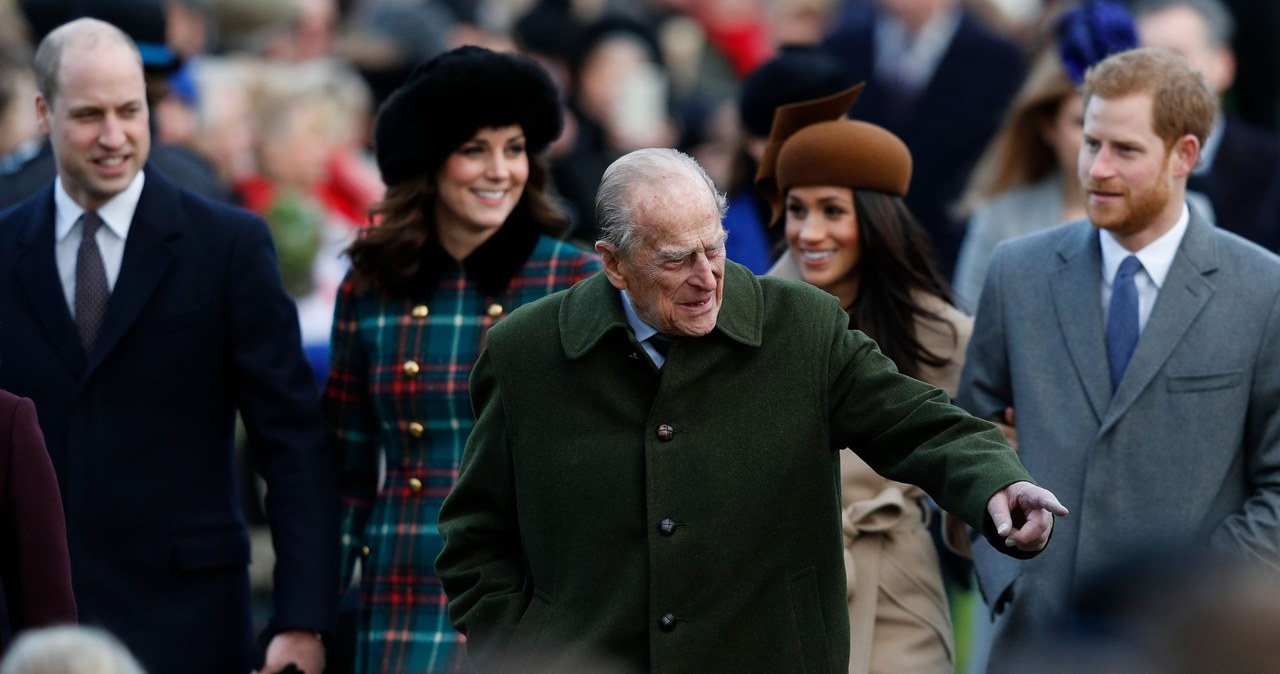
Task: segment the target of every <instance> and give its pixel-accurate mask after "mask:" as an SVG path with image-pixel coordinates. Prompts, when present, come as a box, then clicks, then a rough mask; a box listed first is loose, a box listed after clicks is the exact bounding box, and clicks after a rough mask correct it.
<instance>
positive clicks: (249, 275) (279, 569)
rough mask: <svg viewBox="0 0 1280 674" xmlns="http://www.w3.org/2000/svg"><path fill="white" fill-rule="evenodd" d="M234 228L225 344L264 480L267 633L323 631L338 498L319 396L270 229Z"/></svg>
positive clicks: (254, 223)
mask: <svg viewBox="0 0 1280 674" xmlns="http://www.w3.org/2000/svg"><path fill="white" fill-rule="evenodd" d="M228 224H230V223H228ZM237 224H239V225H241V226H240V227H239V230H238V235H239V236H238V238H237V240H236V241H235V242H234V244H233V247H232V253H231V259H230V260H229V262H228V274H227V277H228V280H227V283H228V286H229V287H228V298H229V306H230V309H229V318H228V321H229V327H228V339H229V342H230V344H231V347H230V348H231V350H232V356H233V359H234V360H233V362H234V367H235V372H234V377H235V382H236V390H237V403H238V407H239V409H240V413H241V416H242V417H243V419H244V425H245V430H246V432H247V436H248V442H249V448H250V450H251V451H252V452H253V457H254V462H255V464H256V466H257V468H258V472H259V473H260V474H261V475H262V477H263V478H264V479H265V480H266V482H267V496H266V509H267V519H268V522H269V523H270V526H271V537H272V543H273V545H274V547H275V553H276V567H275V572H274V576H273V579H274V584H275V595H274V600H275V601H274V608H275V614H274V615H273V617H272V620H271V623H272V628H273V629H306V630H311V631H316V632H325V631H329V630H330V629H331V624H332V621H333V614H334V612H335V610H336V605H337V602H336V595H335V593H334V587H335V586H336V585H337V580H336V576H337V546H336V545H334V541H335V540H337V532H336V528H337V526H336V523H337V514H336V506H337V494H336V479H335V468H334V462H333V460H332V458H331V456H330V453H329V452H328V451H327V450H326V446H325V436H324V425H323V421H322V419H321V416H320V395H319V390H318V388H317V386H316V382H315V376H314V374H313V373H312V371H311V367H310V366H309V365H308V363H307V360H306V356H305V355H304V353H303V350H302V338H301V335H300V332H299V329H298V312H297V308H296V307H295V306H294V303H293V300H291V299H290V298H289V296H288V295H287V294H285V291H284V285H283V282H282V281H281V278H280V269H279V264H278V263H277V261H276V255H275V249H274V247H273V246H272V243H271V236H270V234H269V232H268V231H267V227H266V224H265V223H263V222H262V221H261V220H260V219H258V218H256V217H255V218H252V219H251V220H249V221H248V222H245V223H237Z"/></svg>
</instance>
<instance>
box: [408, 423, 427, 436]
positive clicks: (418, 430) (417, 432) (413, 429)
mask: <svg viewBox="0 0 1280 674" xmlns="http://www.w3.org/2000/svg"><path fill="white" fill-rule="evenodd" d="M426 431H427V429H426V427H425V426H423V425H422V424H420V423H418V422H416V421H415V422H413V423H411V424H409V435H412V436H413V437H415V438H420V437H422V434H423V433H425V432H426Z"/></svg>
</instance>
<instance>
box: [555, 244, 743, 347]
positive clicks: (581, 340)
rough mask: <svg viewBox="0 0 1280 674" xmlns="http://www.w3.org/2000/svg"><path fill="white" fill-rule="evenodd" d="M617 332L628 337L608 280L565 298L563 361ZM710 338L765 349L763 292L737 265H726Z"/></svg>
mask: <svg viewBox="0 0 1280 674" xmlns="http://www.w3.org/2000/svg"><path fill="white" fill-rule="evenodd" d="M613 330H621V331H623V332H624V333H629V332H630V328H629V326H628V325H627V316H626V314H625V313H624V312H623V310H622V298H621V296H620V295H619V293H618V289H617V288H614V287H613V284H611V283H609V277H608V275H607V274H604V273H599V274H596V275H594V276H592V277H591V278H589V279H587V280H585V281H583V282H581V283H579V284H577V285H576V286H574V287H572V288H570V289H569V290H568V292H566V293H565V298H564V302H563V303H562V304H561V305H560V340H561V344H562V346H563V347H564V352H565V355H567V356H568V357H569V358H579V357H581V356H583V355H586V353H587V352H588V351H590V350H591V349H592V348H594V347H595V346H596V344H598V343H599V342H600V341H601V340H603V339H604V337H605V335H607V334H608V333H609V332H611V331H613ZM712 332H714V333H719V334H721V335H724V336H725V337H727V338H729V339H731V340H733V341H735V342H738V343H740V344H744V345H746V346H753V347H758V346H760V344H761V337H762V334H763V332H764V292H763V290H762V289H761V287H760V281H759V280H758V279H756V277H755V275H754V274H752V273H751V271H750V270H748V269H747V268H746V267H743V266H742V265H740V264H737V263H736V262H731V261H726V262H725V270H724V298H723V299H722V300H721V303H720V315H719V316H718V317H717V319H716V327H715V329H714V330H713V331H712Z"/></svg>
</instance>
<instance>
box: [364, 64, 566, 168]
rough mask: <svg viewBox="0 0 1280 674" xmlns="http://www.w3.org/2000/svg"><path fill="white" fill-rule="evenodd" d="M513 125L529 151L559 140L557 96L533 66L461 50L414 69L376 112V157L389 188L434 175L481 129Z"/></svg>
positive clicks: (548, 81)
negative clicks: (519, 127) (454, 152)
mask: <svg viewBox="0 0 1280 674" xmlns="http://www.w3.org/2000/svg"><path fill="white" fill-rule="evenodd" d="M511 124H519V125H520V126H521V128H522V129H523V130H524V137H525V143H526V147H527V149H528V152H529V153H530V154H537V153H539V152H541V151H543V150H545V149H546V147H547V145H550V144H551V141H553V140H555V139H556V137H557V136H559V135H560V130H561V127H562V125H563V120H562V119H561V116H560V102H559V93H558V92H557V90H556V86H555V84H553V83H552V82H551V77H550V75H548V74H547V72H546V71H545V70H543V69H542V67H541V66H539V65H538V64H537V63H534V62H533V61H532V60H530V59H528V58H525V57H523V56H517V55H515V54H500V53H498V52H494V51H490V50H488V49H484V48H481V47H471V46H468V47H459V48H457V49H454V50H453V51H449V52H445V53H443V54H441V55H439V56H437V57H435V58H433V59H431V60H430V61H427V62H426V63H423V64H421V65H419V66H418V67H417V68H414V70H413V73H412V74H411V75H410V76H409V80H408V81H407V82H405V83H404V84H403V85H401V86H400V88H399V89H396V90H395V91H394V92H392V94H391V96H389V97H388V98H387V102H386V103H385V104H384V105H383V106H382V110H381V111H380V112H379V113H378V120H377V123H376V125H375V127H374V131H373V141H374V152H375V154H376V156H377V160H378V169H379V170H381V171H382V180H383V182H385V183H386V184H388V185H394V184H396V183H400V182H403V181H405V180H409V179H411V178H415V177H417V176H422V175H434V174H435V173H436V171H438V170H439V169H440V166H441V165H443V164H444V161H445V159H446V158H447V157H448V156H449V153H451V152H453V151H454V150H456V149H458V147H459V146H461V145H462V144H463V143H465V142H467V140H469V139H470V138H471V137H472V136H474V135H475V133H476V131H478V130H480V129H482V128H485V127H496V126H508V125H511Z"/></svg>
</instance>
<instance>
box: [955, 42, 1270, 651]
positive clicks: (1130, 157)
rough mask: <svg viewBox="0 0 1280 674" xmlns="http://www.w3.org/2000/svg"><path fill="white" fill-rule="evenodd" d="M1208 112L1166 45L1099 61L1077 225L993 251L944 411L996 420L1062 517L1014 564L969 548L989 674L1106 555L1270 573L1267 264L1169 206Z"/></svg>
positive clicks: (1209, 99)
mask: <svg viewBox="0 0 1280 674" xmlns="http://www.w3.org/2000/svg"><path fill="white" fill-rule="evenodd" d="M1216 110H1217V103H1216V97H1215V96H1214V95H1213V93H1212V92H1211V91H1210V90H1209V89H1208V87H1207V86H1206V85H1205V84H1204V81H1203V80H1202V78H1201V77H1200V76H1199V75H1198V74H1197V73H1195V72H1194V71H1192V70H1191V69H1190V68H1189V67H1188V66H1187V65H1186V64H1185V62H1184V61H1182V60H1181V59H1180V58H1178V57H1176V56H1174V55H1173V54H1172V53H1170V52H1167V51H1165V50H1159V49H1139V50H1134V51H1129V52H1124V53H1121V54H1117V55H1115V56H1112V57H1110V58H1108V59H1106V60H1104V61H1103V62H1101V63H1099V64H1098V65H1097V66H1096V67H1095V68H1093V69H1092V70H1090V72H1089V74H1088V75H1087V77H1086V81H1085V123H1084V142H1083V143H1082V145H1081V150H1080V160H1079V169H1078V171H1079V175H1080V180H1081V182H1082V183H1083V185H1084V187H1085V190H1086V193H1087V209H1088V214H1089V219H1088V220H1087V221H1083V220H1082V221H1078V222H1073V223H1068V224H1066V225H1063V226H1061V227H1058V228H1055V229H1052V230H1048V231H1046V232H1042V233H1037V234H1032V235H1029V236H1027V237H1023V238H1020V239H1015V240H1012V241H1008V242H1005V243H1003V244H1001V245H1000V246H999V247H997V249H996V252H995V254H994V256H993V257H992V263H991V266H990V269H989V271H988V273H987V278H986V283H985V287H984V289H983V292H982V296H981V300H980V303H979V306H978V312H977V316H976V323H975V325H974V330H973V340H972V341H971V342H970V345H969V353H968V358H967V360H966V363H965V369H964V374H963V376H962V378H961V384H960V392H959V396H958V402H959V404H960V405H961V406H962V407H965V408H967V409H968V410H969V411H970V412H972V413H974V414H975V415H976V416H979V417H983V418H986V419H1001V418H1003V416H1004V412H1005V410H1006V408H1013V409H1014V411H1015V413H1016V419H1017V430H1018V442H1019V446H1020V452H1021V456H1022V460H1023V462H1024V464H1025V465H1026V466H1027V468H1028V470H1030V471H1031V472H1032V473H1033V474H1035V475H1038V476H1041V477H1042V478H1043V480H1044V481H1045V484H1046V486H1047V487H1049V488H1050V489H1052V490H1054V492H1055V493H1057V494H1059V495H1060V496H1062V497H1063V498H1062V501H1063V504H1064V505H1065V506H1067V507H1068V508H1070V509H1071V510H1072V511H1073V512H1075V513H1077V516H1076V517H1072V518H1068V519H1066V520H1063V521H1062V523H1061V525H1060V526H1059V527H1058V528H1057V531H1056V532H1055V537H1056V541H1055V543H1054V545H1053V547H1052V548H1051V549H1049V550H1047V551H1046V552H1045V554H1043V555H1040V556H1038V557H1037V558H1036V559H1034V560H1031V561H1029V562H1027V563H1026V564H1021V565H1019V564H1009V563H1007V562H1006V561H1005V560H1003V559H1001V558H1000V557H1001V556H1000V555H991V554H989V553H988V551H986V550H983V549H982V547H981V546H979V547H977V548H975V549H974V562H975V564H976V566H977V570H978V577H979V580H980V582H981V586H982V590H983V593H984V596H985V598H986V600H987V603H988V605H989V607H990V608H991V610H992V612H993V614H994V615H995V621H996V623H995V630H994V632H995V637H994V638H995V641H994V645H993V648H992V651H991V652H992V660H991V663H990V665H991V667H990V669H991V671H1013V670H1011V669H1009V667H1010V665H1009V664H1008V663H1007V662H1005V661H1004V660H1002V658H1004V657H1006V656H1007V654H1009V653H1010V652H1011V650H1015V649H1011V646H1013V645H1015V644H1016V643H1018V642H1019V640H1020V638H1023V637H1026V636H1028V633H1029V632H1030V631H1033V630H1036V629H1037V628H1041V629H1044V628H1048V627H1050V626H1052V625H1057V624H1060V623H1061V621H1062V620H1063V619H1064V618H1066V617H1067V616H1068V615H1069V612H1070V609H1071V607H1072V605H1073V602H1074V601H1076V600H1077V599H1078V598H1079V593H1080V592H1081V591H1082V589H1083V588H1085V587H1087V586H1088V585H1089V584H1090V583H1091V582H1093V581H1094V580H1095V579H1097V578H1098V576H1099V574H1100V573H1101V572H1103V571H1104V570H1106V569H1107V567H1108V566H1110V565H1112V564H1113V563H1114V562H1115V560H1117V559H1121V558H1124V557H1128V556H1134V555H1138V554H1140V553H1142V552H1144V551H1145V552H1148V553H1149V552H1150V551H1153V550H1158V549H1165V548H1166V547H1168V546H1170V545H1175V544H1176V545H1183V546H1185V545H1188V544H1190V545H1191V546H1192V547H1194V548H1200V549H1210V548H1212V549H1216V550H1228V551H1233V552H1235V553H1238V554H1239V555H1240V556H1242V557H1244V558H1247V559H1249V560H1252V561H1254V562H1257V563H1260V564H1261V565H1263V566H1268V567H1270V568H1272V569H1273V570H1275V569H1276V568H1278V567H1280V348H1278V347H1280V259H1278V258H1276V257H1275V256H1274V255H1272V254H1271V253H1268V252H1267V251H1265V250H1263V249H1261V248H1259V247H1257V246H1255V245H1253V244H1251V243H1249V242H1247V241H1245V240H1244V239H1241V238H1240V237H1238V236H1235V235H1233V234H1230V233H1228V232H1226V231H1223V230H1221V229H1216V228H1214V227H1213V226H1211V225H1209V224H1207V223H1205V222H1204V221H1203V220H1202V219H1201V218H1200V217H1199V216H1198V215H1197V214H1196V213H1195V212H1194V210H1190V211H1189V210H1188V208H1187V207H1186V204H1185V191H1186V184H1187V177H1188V175H1190V173H1191V172H1192V170H1193V169H1194V168H1195V166H1196V162H1197V160H1198V158H1199V154H1200V148H1201V145H1202V143H1203V142H1204V139H1205V136H1206V135H1207V134H1208V133H1209V130H1210V129H1211V128H1212V126H1213V120H1214V115H1215V114H1216ZM1168 589H1169V591H1179V589H1178V588H1174V587H1171V588H1168Z"/></svg>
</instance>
